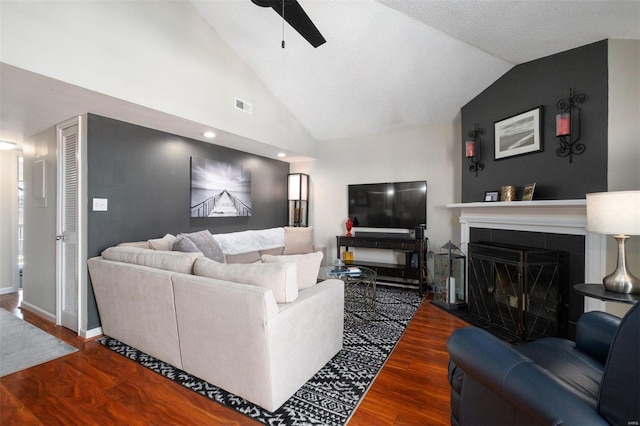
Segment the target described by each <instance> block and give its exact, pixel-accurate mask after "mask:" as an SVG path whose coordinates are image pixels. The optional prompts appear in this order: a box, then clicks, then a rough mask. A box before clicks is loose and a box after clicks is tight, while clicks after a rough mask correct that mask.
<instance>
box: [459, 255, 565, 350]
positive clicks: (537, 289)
mask: <svg viewBox="0 0 640 426" xmlns="http://www.w3.org/2000/svg"><path fill="white" fill-rule="evenodd" d="M558 271H559V253H558V252H557V251H551V250H543V249H534V248H527V247H516V246H505V245H500V246H498V245H495V244H490V243H477V244H469V300H468V303H469V314H471V315H473V316H474V317H476V318H477V319H480V320H482V321H484V322H486V323H488V324H490V325H491V326H492V327H496V328H498V329H499V330H501V331H503V332H506V333H507V334H509V335H511V336H513V337H515V338H517V339H520V340H533V339H537V338H540V337H544V336H557V335H558V318H559V311H560V308H561V293H560V287H559V283H558V281H559V272H558Z"/></svg>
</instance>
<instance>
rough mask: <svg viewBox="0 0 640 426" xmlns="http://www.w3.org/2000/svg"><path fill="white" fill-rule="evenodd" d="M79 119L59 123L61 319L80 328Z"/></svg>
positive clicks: (59, 314) (59, 310)
mask: <svg viewBox="0 0 640 426" xmlns="http://www.w3.org/2000/svg"><path fill="white" fill-rule="evenodd" d="M78 138H79V126H78V123H77V121H75V123H73V124H68V125H66V126H64V125H60V126H58V230H57V231H58V232H57V235H56V239H57V240H58V244H57V260H58V262H57V265H58V266H57V268H58V274H57V275H58V277H57V279H58V282H57V289H58V322H59V324H60V325H62V326H64V327H66V328H69V329H71V330H73V331H78V294H79V279H78V278H79V276H78V275H79V274H78V271H79V268H78V266H79V256H78V218H79V213H78V212H79V210H78V207H79V206H78V198H79V196H78V194H79V192H78V176H79V164H78V163H79V156H78Z"/></svg>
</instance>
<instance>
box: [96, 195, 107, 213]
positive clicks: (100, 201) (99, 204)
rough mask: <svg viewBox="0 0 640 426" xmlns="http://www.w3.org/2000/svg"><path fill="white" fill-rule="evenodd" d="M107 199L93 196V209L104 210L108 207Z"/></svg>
mask: <svg viewBox="0 0 640 426" xmlns="http://www.w3.org/2000/svg"><path fill="white" fill-rule="evenodd" d="M108 201H109V200H107V199H106V198H94V199H93V211H94V212H106V211H107V208H108Z"/></svg>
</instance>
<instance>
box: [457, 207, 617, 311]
mask: <svg viewBox="0 0 640 426" xmlns="http://www.w3.org/2000/svg"><path fill="white" fill-rule="evenodd" d="M447 207H448V208H450V209H460V240H461V244H460V245H461V247H460V249H461V250H462V251H463V252H464V253H468V252H469V242H470V241H469V235H470V230H471V228H484V229H502V230H513V231H528V232H542V233H547V234H568V235H583V236H584V245H585V246H584V255H585V270H584V276H585V282H595V283H597V282H601V281H602V277H603V276H605V275H606V274H607V272H606V238H605V237H606V236H604V235H600V234H593V233H588V232H587V230H586V227H587V200H533V201H511V202H475V203H454V204H447ZM584 308H585V311H592V310H604V303H603V302H601V301H599V300H596V299H592V298H585V306H584Z"/></svg>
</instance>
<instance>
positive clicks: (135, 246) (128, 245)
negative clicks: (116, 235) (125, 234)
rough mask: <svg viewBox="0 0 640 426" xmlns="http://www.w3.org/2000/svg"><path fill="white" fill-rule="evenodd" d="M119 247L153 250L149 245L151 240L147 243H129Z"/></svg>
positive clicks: (121, 244)
mask: <svg viewBox="0 0 640 426" xmlns="http://www.w3.org/2000/svg"><path fill="white" fill-rule="evenodd" d="M118 247H134V248H144V249H149V248H151V246H150V245H149V240H147V241H127V242H124V243H120V244H118Z"/></svg>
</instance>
